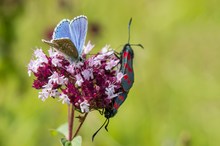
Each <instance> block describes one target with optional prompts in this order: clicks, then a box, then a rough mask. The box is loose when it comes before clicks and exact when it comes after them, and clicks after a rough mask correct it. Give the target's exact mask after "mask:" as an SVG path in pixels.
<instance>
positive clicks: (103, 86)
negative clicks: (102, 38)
mask: <svg viewBox="0 0 220 146" xmlns="http://www.w3.org/2000/svg"><path fill="white" fill-rule="evenodd" d="M93 47H94V45H91V44H90V42H88V44H87V45H86V46H84V52H83V54H82V61H78V62H71V61H69V60H68V59H66V58H67V57H65V55H63V54H62V53H60V52H58V51H56V50H54V49H52V48H51V49H50V50H49V51H48V52H49V55H46V54H45V53H44V52H43V51H42V49H36V50H35V52H34V57H33V59H32V60H31V61H30V63H29V64H28V74H29V76H31V74H32V73H33V74H34V76H35V77H36V78H35V80H34V82H33V87H34V88H35V89H40V90H41V91H40V92H39V96H38V97H39V98H40V99H41V100H42V101H45V100H46V99H47V98H48V97H53V98H58V99H59V100H60V101H62V103H67V104H70V103H72V104H73V105H75V108H76V109H77V110H78V111H80V112H82V113H84V112H89V111H90V110H92V109H103V108H105V107H107V106H108V105H109V104H110V103H111V101H112V99H113V98H114V97H116V96H117V95H118V94H119V93H120V88H121V78H122V77H123V74H122V73H121V72H119V67H118V64H119V59H118V58H117V57H116V56H115V54H114V51H113V50H112V49H109V46H105V47H104V48H103V49H102V50H101V51H100V52H99V53H97V54H96V55H87V54H88V53H89V52H90V50H91V49H92V48H93Z"/></svg>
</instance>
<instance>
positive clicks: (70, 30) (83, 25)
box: [42, 15, 88, 61]
mask: <svg viewBox="0 0 220 146" xmlns="http://www.w3.org/2000/svg"><path fill="white" fill-rule="evenodd" d="M87 27H88V20H87V17H86V16H83V15H80V16H78V17H75V18H74V19H73V20H71V21H70V20H68V19H63V20H62V21H60V23H59V24H58V25H57V26H56V28H55V29H54V32H53V36H52V40H50V41H47V40H42V41H43V42H44V43H46V44H48V45H49V46H51V47H53V48H55V49H56V50H57V51H59V52H61V53H62V54H64V55H65V56H66V57H67V58H70V59H71V60H73V61H74V60H79V59H80V57H81V56H82V52H83V46H84V43H85V39H86V33H87Z"/></svg>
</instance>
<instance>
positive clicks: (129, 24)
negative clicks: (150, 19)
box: [128, 18, 132, 44]
mask: <svg viewBox="0 0 220 146" xmlns="http://www.w3.org/2000/svg"><path fill="white" fill-rule="evenodd" d="M131 22H132V18H131V19H130V21H129V23H128V44H129V42H130V30H131V29H130V28H131Z"/></svg>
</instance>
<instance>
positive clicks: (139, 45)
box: [130, 44, 144, 49]
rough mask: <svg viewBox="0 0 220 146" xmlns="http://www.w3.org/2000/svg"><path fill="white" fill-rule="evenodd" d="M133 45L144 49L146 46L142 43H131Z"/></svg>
mask: <svg viewBox="0 0 220 146" xmlns="http://www.w3.org/2000/svg"><path fill="white" fill-rule="evenodd" d="M130 45H131V46H138V47H141V48H142V49H144V46H143V45H141V44H130Z"/></svg>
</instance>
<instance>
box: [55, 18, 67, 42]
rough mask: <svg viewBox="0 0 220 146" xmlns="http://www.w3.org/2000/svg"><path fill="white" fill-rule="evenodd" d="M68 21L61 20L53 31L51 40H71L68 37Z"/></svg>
mask: <svg viewBox="0 0 220 146" xmlns="http://www.w3.org/2000/svg"><path fill="white" fill-rule="evenodd" d="M69 25H70V21H69V20H68V19H63V20H62V21H60V23H59V24H57V26H56V27H55V29H54V32H53V36H52V39H53V40H55V39H60V38H68V39H71V35H70V27H69Z"/></svg>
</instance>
